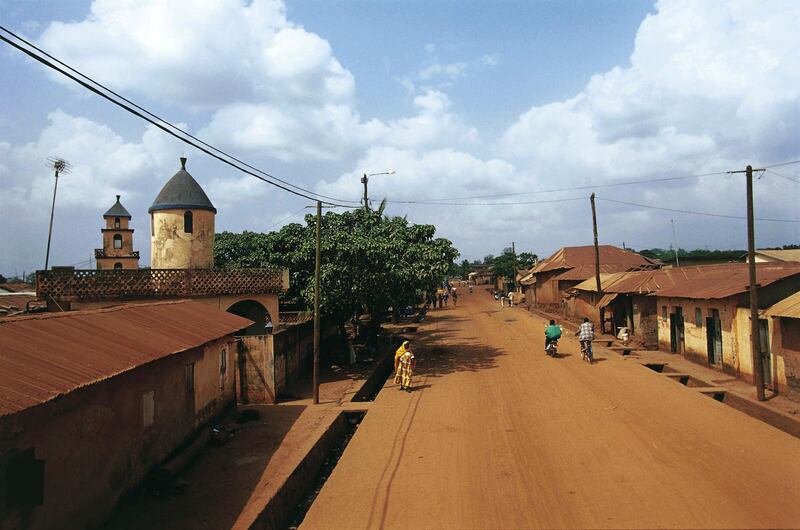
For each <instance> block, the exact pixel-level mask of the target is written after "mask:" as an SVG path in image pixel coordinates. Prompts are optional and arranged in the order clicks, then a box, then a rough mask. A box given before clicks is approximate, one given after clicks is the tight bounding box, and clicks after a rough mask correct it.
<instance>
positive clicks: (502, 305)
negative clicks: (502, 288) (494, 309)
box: [500, 294, 506, 307]
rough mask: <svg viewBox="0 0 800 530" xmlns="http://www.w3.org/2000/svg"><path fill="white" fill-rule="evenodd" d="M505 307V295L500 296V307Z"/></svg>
mask: <svg viewBox="0 0 800 530" xmlns="http://www.w3.org/2000/svg"><path fill="white" fill-rule="evenodd" d="M505 306H506V295H504V294H502V295H500V307H505Z"/></svg>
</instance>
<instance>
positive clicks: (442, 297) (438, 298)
mask: <svg viewBox="0 0 800 530" xmlns="http://www.w3.org/2000/svg"><path fill="white" fill-rule="evenodd" d="M436 299H437V301H438V302H439V307H440V308H441V307H442V302H443V301H444V296H443V295H442V290H441V289H439V290H438V291H437V293H436Z"/></svg>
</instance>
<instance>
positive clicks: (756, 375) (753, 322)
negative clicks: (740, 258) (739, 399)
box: [746, 166, 766, 401]
mask: <svg viewBox="0 0 800 530" xmlns="http://www.w3.org/2000/svg"><path fill="white" fill-rule="evenodd" d="M746 174H747V261H748V265H749V269H750V347H751V349H752V350H753V384H754V385H755V387H756V396H758V400H759V401H764V400H765V399H766V396H765V395H764V368H763V366H762V364H761V361H762V359H761V351H760V346H761V340H760V339H761V337H760V331H759V327H758V286H757V284H756V236H755V226H754V224H755V223H754V214H753V167H752V166H747V170H746Z"/></svg>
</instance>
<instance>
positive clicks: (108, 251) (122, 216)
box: [94, 195, 139, 270]
mask: <svg viewBox="0 0 800 530" xmlns="http://www.w3.org/2000/svg"><path fill="white" fill-rule="evenodd" d="M103 219H105V221H106V226H105V228H103V229H101V230H100V231H101V232H102V233H103V248H96V249H95V250H94V258H95V260H96V261H97V268H98V270H100V269H138V268H139V252H138V251H136V252H134V250H133V228H129V224H130V221H131V214H129V213H128V210H126V209H125V207H124V206H122V203H120V202H119V195H117V202H115V203H114V205H113V206H112V207H111V208H109V209H108V211H107V212H106V213H104V214H103Z"/></svg>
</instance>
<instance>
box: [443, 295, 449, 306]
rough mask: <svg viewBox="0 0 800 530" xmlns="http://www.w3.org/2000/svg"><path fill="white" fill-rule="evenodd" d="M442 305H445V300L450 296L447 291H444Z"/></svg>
mask: <svg viewBox="0 0 800 530" xmlns="http://www.w3.org/2000/svg"><path fill="white" fill-rule="evenodd" d="M443 298H444V306H445V307H447V300H448V299H449V298H450V293H448V292H447V291H445V292H444V297H443Z"/></svg>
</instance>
